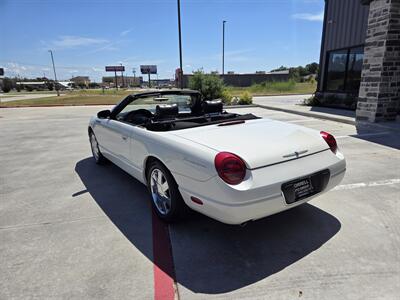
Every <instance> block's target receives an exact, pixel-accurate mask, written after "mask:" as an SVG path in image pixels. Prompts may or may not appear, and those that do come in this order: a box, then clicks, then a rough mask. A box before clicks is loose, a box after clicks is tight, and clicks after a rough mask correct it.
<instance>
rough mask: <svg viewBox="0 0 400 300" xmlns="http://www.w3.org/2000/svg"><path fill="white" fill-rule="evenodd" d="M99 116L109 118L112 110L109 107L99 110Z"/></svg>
mask: <svg viewBox="0 0 400 300" xmlns="http://www.w3.org/2000/svg"><path fill="white" fill-rule="evenodd" d="M97 117H98V118H99V119H107V118H109V117H111V111H110V110H109V109H107V110H102V111H99V112H98V113H97Z"/></svg>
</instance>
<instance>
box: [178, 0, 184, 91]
mask: <svg viewBox="0 0 400 300" xmlns="http://www.w3.org/2000/svg"><path fill="white" fill-rule="evenodd" d="M178 31H179V75H180V76H179V81H180V88H181V89H183V66H182V30H181V1H180V0H178Z"/></svg>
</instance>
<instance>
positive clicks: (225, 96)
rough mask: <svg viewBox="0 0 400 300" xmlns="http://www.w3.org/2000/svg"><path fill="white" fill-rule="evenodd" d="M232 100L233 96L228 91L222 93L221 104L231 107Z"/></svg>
mask: <svg viewBox="0 0 400 300" xmlns="http://www.w3.org/2000/svg"><path fill="white" fill-rule="evenodd" d="M232 98H233V96H232V94H231V92H230V91H228V90H227V89H225V90H223V91H222V95H221V99H222V102H224V104H226V105H231V103H232Z"/></svg>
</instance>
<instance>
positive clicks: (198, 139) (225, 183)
mask: <svg viewBox="0 0 400 300" xmlns="http://www.w3.org/2000/svg"><path fill="white" fill-rule="evenodd" d="M88 133H89V138H90V144H91V149H92V153H93V157H94V159H95V161H96V163H98V164H102V163H104V162H105V161H107V160H109V161H111V162H113V163H114V164H116V165H117V166H119V167H120V168H121V169H123V170H124V171H126V172H127V173H129V174H130V175H132V176H133V177H135V178H136V179H138V180H139V181H141V182H142V183H143V184H145V185H146V186H148V189H149V192H150V194H151V199H152V205H153V209H154V210H155V212H156V213H157V215H158V216H159V217H160V218H161V219H163V220H164V221H167V222H171V221H175V220H177V219H179V218H180V217H182V215H184V214H185V212H186V211H187V207H190V208H191V209H193V210H196V211H198V212H200V213H202V214H204V215H207V216H209V217H211V218H214V219H216V220H219V221H221V222H224V223H227V224H242V223H246V222H248V221H251V220H257V219H260V218H264V217H266V216H269V215H272V214H275V213H278V212H281V211H284V210H287V209H290V208H293V207H296V206H298V205H301V204H303V203H305V202H308V201H310V200H311V199H313V198H314V197H316V196H319V195H321V194H322V193H324V192H327V191H328V190H330V189H332V188H333V187H335V186H336V185H338V184H339V183H340V182H341V180H342V179H343V177H344V174H345V171H346V161H345V158H344V156H343V154H342V153H341V152H340V151H339V149H338V146H337V143H336V140H335V138H334V137H333V136H332V135H331V134H329V133H327V132H324V131H316V130H312V129H308V128H305V127H301V126H297V125H293V124H289V123H285V122H280V121H274V120H271V119H262V118H259V117H257V116H254V115H252V114H244V115H239V114H236V113H229V112H226V111H224V110H223V106H222V102H221V101H205V100H203V99H202V97H201V95H200V94H199V93H198V92H196V91H191V90H160V91H155V92H146V93H141V94H136V95H130V96H128V97H127V98H125V99H124V100H122V101H121V102H120V103H119V104H118V105H116V106H115V107H114V108H113V109H112V110H111V111H110V110H104V111H101V112H99V113H98V114H97V116H94V117H92V118H91V120H90V123H89V128H88Z"/></svg>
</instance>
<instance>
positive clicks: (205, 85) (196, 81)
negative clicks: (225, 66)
mask: <svg viewBox="0 0 400 300" xmlns="http://www.w3.org/2000/svg"><path fill="white" fill-rule="evenodd" d="M189 88H191V89H193V90H198V91H199V92H200V93H201V94H202V95H203V97H204V98H205V99H208V100H212V99H217V98H220V97H221V96H222V94H223V91H224V83H223V81H222V79H221V78H219V76H218V75H215V74H205V73H204V72H203V71H202V70H198V71H196V72H194V73H193V76H192V77H191V78H190V79H189Z"/></svg>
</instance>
